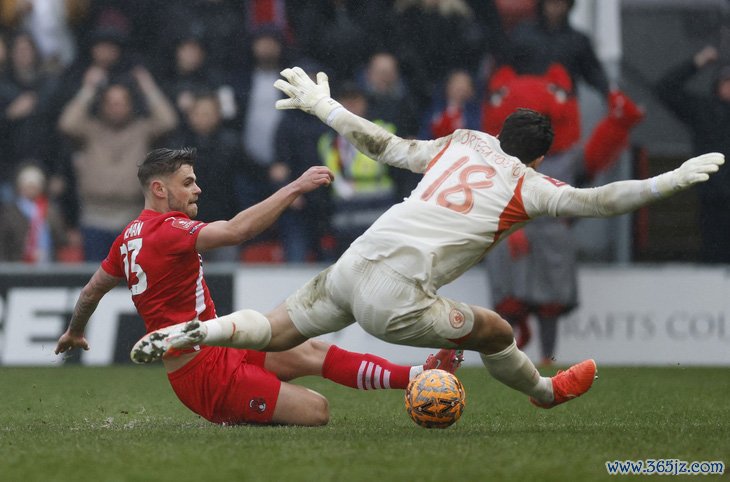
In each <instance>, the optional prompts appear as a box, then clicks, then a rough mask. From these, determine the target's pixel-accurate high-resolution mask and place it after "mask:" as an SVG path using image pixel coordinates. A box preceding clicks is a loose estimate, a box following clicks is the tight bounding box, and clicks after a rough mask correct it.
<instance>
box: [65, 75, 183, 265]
mask: <svg viewBox="0 0 730 482" xmlns="http://www.w3.org/2000/svg"><path fill="white" fill-rule="evenodd" d="M133 76H134V78H135V80H136V83H137V86H138V87H139V89H140V91H141V92H142V94H143V95H144V98H145V100H146V106H147V109H148V110H149V113H150V115H149V117H142V116H141V115H140V114H139V113H138V112H136V111H135V105H134V100H133V91H132V88H131V87H130V86H127V85H126V84H122V83H110V84H108V85H107V86H106V87H104V88H102V86H103V85H104V84H105V83H106V82H107V79H108V77H107V73H106V71H105V70H103V69H102V68H101V67H96V66H95V67H91V68H90V69H89V70H88V71H87V72H86V75H85V76H84V81H83V85H82V87H81V89H80V90H79V92H78V93H77V94H76V96H75V97H74V98H73V99H72V100H71V102H69V104H68V105H67V106H66V107H65V109H64V111H63V114H62V115H61V118H60V120H59V128H60V130H61V131H62V132H63V133H64V134H67V135H68V136H70V137H72V138H74V139H75V140H77V141H78V142H79V143H80V147H79V150H78V152H77V153H76V155H75V158H74V168H75V175H76V178H77V182H78V194H79V199H80V206H81V219H80V225H81V232H82V235H83V237H84V255H85V258H86V260H88V261H100V260H102V259H104V257H105V256H106V255H107V253H108V250H109V246H110V245H111V243H112V242H113V241H114V239H115V238H116V236H117V234H118V232H119V230H120V229H121V228H122V227H123V226H125V224H126V223H127V222H128V220H129V219H131V218H133V217H134V216H136V215H137V214H138V212H139V210H140V209H141V207H142V193H141V192H140V190H139V184H138V181H137V179H136V172H137V170H136V166H137V163H138V162H139V160H140V159H143V158H144V156H145V155H146V154H147V152H148V151H149V150H150V149H151V147H152V143H153V141H154V140H155V139H157V138H158V137H159V136H161V135H163V134H165V133H166V132H168V131H170V130H172V129H174V128H175V126H176V124H177V116H176V114H175V110H174V108H173V107H172V105H170V103H169V102H168V100H167V99H166V97H165V95H164V94H163V93H162V91H160V89H159V88H158V87H157V84H156V83H155V81H154V79H153V78H152V76H151V75H150V74H149V72H147V70H145V69H143V68H142V67H137V68H135V69H134V71H133ZM97 95H98V96H100V102H99V106H98V114H94V113H92V108H93V104H94V100H95V99H96V98H97Z"/></svg>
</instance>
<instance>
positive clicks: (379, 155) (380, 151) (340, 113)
mask: <svg viewBox="0 0 730 482" xmlns="http://www.w3.org/2000/svg"><path fill="white" fill-rule="evenodd" d="M326 122H327V124H328V125H329V126H330V127H332V128H333V129H334V130H336V131H337V132H338V133H340V134H341V135H343V136H345V137H346V138H347V139H348V140H349V141H350V142H351V143H352V145H353V146H355V147H356V148H357V150H359V151H360V152H362V153H363V154H365V155H367V156H368V157H370V158H372V159H375V160H376V161H378V162H382V163H384V164H389V165H391V166H395V167H399V168H402V169H408V170H409V171H412V172H417V173H423V172H425V171H426V167H427V166H428V164H429V162H430V161H431V160H432V159H433V158H434V157H435V156H436V155H437V154H438V152H439V151H440V150H441V149H442V148H443V147H444V146H445V145H446V144H447V143H448V141H449V140H450V139H451V136H446V137H442V138H440V139H436V140H432V141H419V140H414V139H402V138H400V137H398V136H396V135H394V134H391V133H390V132H388V131H386V130H385V129H383V128H382V127H380V126H378V125H376V124H374V123H372V122H370V121H368V120H366V119H363V118H362V117H358V116H356V115H355V114H353V113H352V112H350V111H348V110H347V109H345V108H337V109H335V110H334V111H332V113H331V114H330V116H329V118H328V119H327V121H326Z"/></svg>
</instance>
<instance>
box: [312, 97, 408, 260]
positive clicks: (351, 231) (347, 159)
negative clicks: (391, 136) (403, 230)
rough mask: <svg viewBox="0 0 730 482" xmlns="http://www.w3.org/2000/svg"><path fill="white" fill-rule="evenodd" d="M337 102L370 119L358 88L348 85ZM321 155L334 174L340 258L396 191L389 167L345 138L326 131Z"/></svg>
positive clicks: (334, 216)
mask: <svg viewBox="0 0 730 482" xmlns="http://www.w3.org/2000/svg"><path fill="white" fill-rule="evenodd" d="M337 100H338V101H339V102H340V103H342V105H343V106H344V107H345V109H347V110H349V111H350V112H352V113H353V114H355V115H359V116H360V117H365V118H371V116H370V115H369V111H368V99H367V97H366V96H365V95H364V93H363V92H362V91H361V90H360V89H359V88H358V87H357V85H355V84H347V83H345V84H344V85H343V86H342V87H341V88H340V91H339V93H338V95H337ZM373 122H375V123H376V124H378V125H380V126H381V127H383V128H384V129H386V130H388V131H389V132H391V133H394V132H395V126H394V125H392V124H388V123H386V122H383V121H381V120H378V119H375V120H373ZM319 155H320V159H321V163H322V164H323V165H325V166H327V167H329V168H330V169H331V170H332V172H333V173H334V175H335V179H334V181H333V182H332V185H331V192H332V196H331V201H332V216H331V218H330V221H331V227H332V231H333V234H334V237H335V240H336V248H335V253H334V255H335V256H334V257H335V258H337V257H338V256H339V255H340V254H342V253H343V252H344V251H345V250H346V249H347V248H348V247H349V246H350V243H352V241H354V240H355V239H356V238H357V237H358V236H360V235H361V234H362V233H363V232H365V230H366V229H367V228H368V227H370V225H371V224H372V223H373V222H374V221H375V220H376V219H377V218H378V217H380V215H381V214H383V213H384V212H385V211H386V210H387V209H388V208H389V207H390V206H391V205H392V204H393V203H394V202H395V200H396V197H395V196H396V190H395V185H394V182H393V180H392V179H391V177H390V175H389V174H388V166H386V165H385V164H381V163H378V162H376V161H374V160H372V159H370V158H369V157H367V156H366V155H365V154H363V153H361V152H360V151H358V150H357V149H355V147H354V146H353V145H352V144H350V142H349V141H348V140H347V139H346V138H345V137H344V136H341V135H338V134H336V133H335V132H332V131H328V132H326V133H325V134H324V135H323V136H322V137H321V138H320V139H319Z"/></svg>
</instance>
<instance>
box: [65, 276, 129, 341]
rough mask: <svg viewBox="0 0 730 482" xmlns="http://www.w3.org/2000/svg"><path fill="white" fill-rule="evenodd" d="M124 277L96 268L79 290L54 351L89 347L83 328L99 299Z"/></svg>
mask: <svg viewBox="0 0 730 482" xmlns="http://www.w3.org/2000/svg"><path fill="white" fill-rule="evenodd" d="M123 279H124V278H117V277H116V276H112V275H110V274H109V273H107V272H106V271H104V270H103V269H102V268H99V269H97V270H96V273H94V275H93V276H92V277H91V279H90V280H89V282H88V283H86V286H84V287H83V288H82V290H81V294H80V295H79V299H78V300H76V306H74V311H73V315H71V321H70V322H69V324H68V328H67V329H66V332H65V333H64V334H63V335H61V338H59V339H58V344H57V345H56V350H55V353H56V355H58V354H59V353H65V352H67V351H68V350H71V349H73V348H83V349H84V350H88V349H89V344H88V343H87V342H86V338H85V337H84V330H85V329H86V324H87V323H88V322H89V318H91V315H92V314H93V313H94V311H95V310H96V306H97V305H98V304H99V301H101V299H102V298H103V297H104V295H105V294H107V293H108V292H109V291H110V290H111V289H112V288H114V287H115V286H116V285H117V284H119V282H120V281H122V280H123Z"/></svg>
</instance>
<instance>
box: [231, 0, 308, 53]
mask: <svg viewBox="0 0 730 482" xmlns="http://www.w3.org/2000/svg"><path fill="white" fill-rule="evenodd" d="M291 3H293V2H287V1H285V0H248V1H246V2H245V9H246V31H247V32H248V33H252V32H255V31H257V30H259V29H260V28H261V27H265V26H272V27H274V28H276V29H277V30H279V31H280V32H284V34H285V36H286V42H287V44H290V43H292V41H293V39H292V38H290V36H291V32H290V28H289V20H288V12H287V10H289V8H288V7H289V4H291ZM308 3H311V2H308ZM310 8H311V6H310Z"/></svg>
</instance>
